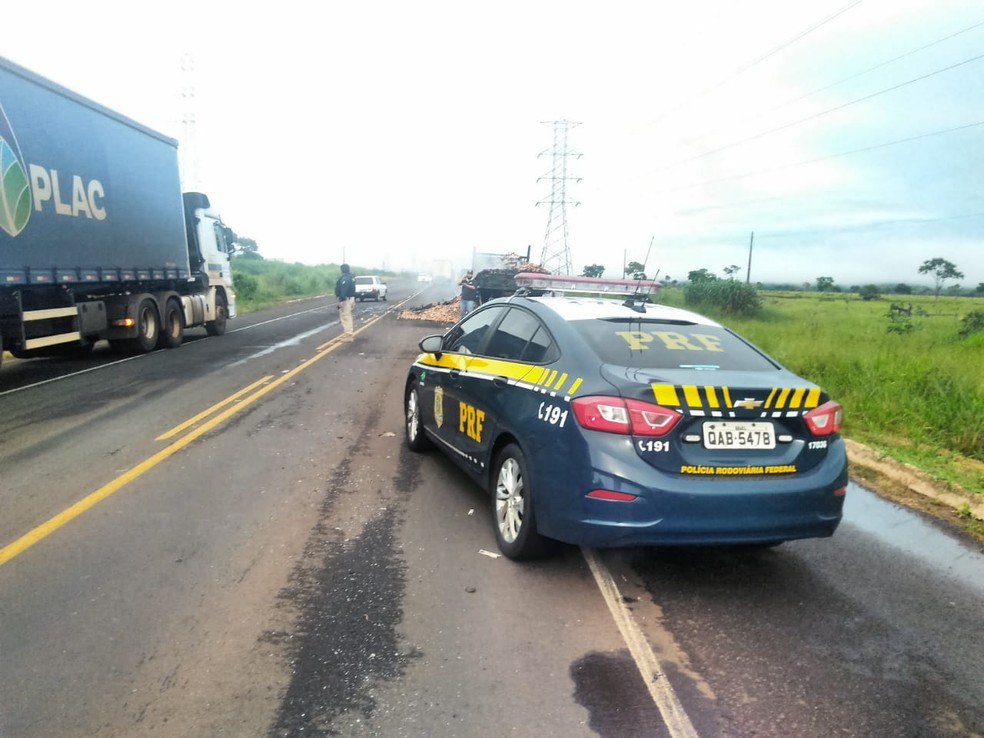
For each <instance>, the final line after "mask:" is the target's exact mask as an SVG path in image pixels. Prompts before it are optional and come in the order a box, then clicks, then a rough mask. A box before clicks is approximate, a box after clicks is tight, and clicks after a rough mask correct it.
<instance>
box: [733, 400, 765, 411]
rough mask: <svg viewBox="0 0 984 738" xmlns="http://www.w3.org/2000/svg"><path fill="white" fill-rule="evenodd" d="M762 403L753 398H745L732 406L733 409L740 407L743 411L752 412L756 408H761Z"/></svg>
mask: <svg viewBox="0 0 984 738" xmlns="http://www.w3.org/2000/svg"><path fill="white" fill-rule="evenodd" d="M762 405H763V402H762V401H761V400H756V399H755V398H754V397H746V398H745V399H744V400H738V402H736V403H735V404H734V406H735V407H741V408H744V409H745V410H754V409H755V408H757V407H762Z"/></svg>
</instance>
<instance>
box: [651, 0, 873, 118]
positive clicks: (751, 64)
mask: <svg viewBox="0 0 984 738" xmlns="http://www.w3.org/2000/svg"><path fill="white" fill-rule="evenodd" d="M862 2H864V0H855V2H853V3H851V4H850V5H847V6H845V7H843V8H841V9H840V10H838V11H836V12H835V13H833V14H832V15H829V16H827V17H826V18H824V19H823V20H822V21H819V22H818V23H816V24H814V25H812V26H810V27H809V28H807V29H806V30H804V31H801V32H800V33H798V34H797V35H795V36H793V37H792V38H790V39H788V40H787V41H784V42H783V43H781V44H779V45H778V46H776V47H775V48H773V49H772V50H771V51H767V52H766V53H765V54H763V55H762V56H760V57H757V58H756V59H753V60H752V61H750V62H748V63H747V64H745V65H744V66H742V67H739V68H738V69H737V70H735V72H733V73H732V74H731V75H730V76H728V77H725V78H724V79H722V80H721V81H720V82H717V83H715V84H713V85H711V86H710V87H707V88H706V89H704V90H703V91H702V92H699V93H697V94H696V95H694V96H693V97H691V98H690V99H689V100H685V101H684V102H682V103H680V104H679V105H677V107H676V108H675V109H674V110H671V111H668V112H666V113H664V114H663V115H661V116H659V117H658V118H657V119H656V121H660V120H662V119H664V118H665V117H666V116H668V115H670V114H671V113H674V112H678V111H679V110H681V109H683V108H684V107H686V106H687V105H688V104H691V103H693V102H695V101H696V100H699V99H700V98H702V97H705V96H707V95H709V94H710V93H712V92H714V91H715V90H718V89H720V88H721V87H724V85H726V84H728V83H729V82H731V80H733V79H735V78H736V77H740V76H741V75H743V74H744V73H745V72H747V71H748V70H749V69H751V68H753V67H755V66H757V65H759V64H761V63H762V62H764V61H765V60H766V59H768V58H769V57H771V56H774V55H775V54H778V53H779V52H780V51H782V50H783V49H785V48H787V47H788V46H792V45H793V44H794V43H796V42H797V41H799V40H801V39H803V38H804V37H806V36H808V35H809V34H811V33H813V32H814V31H816V30H817V29H818V28H821V27H823V26H825V25H826V24H827V23H830V22H831V21H833V20H834V19H836V18H838V17H839V16H841V15H843V14H844V13H846V12H847V11H849V10H851V9H852V8H855V7H857V6H858V5H860V4H861V3H862Z"/></svg>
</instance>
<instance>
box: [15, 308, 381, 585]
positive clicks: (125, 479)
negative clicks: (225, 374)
mask: <svg viewBox="0 0 984 738" xmlns="http://www.w3.org/2000/svg"><path fill="white" fill-rule="evenodd" d="M385 315H386V313H383V314H382V315H379V316H377V317H375V318H373V319H372V320H370V321H369V322H368V323H366V324H365V325H363V326H362V327H361V328H359V330H357V331H356V333H361V332H362V331H364V330H365V329H366V328H368V327H369V326H371V325H373V324H374V323H375V322H376V321H378V320H381V319H382V318H383V317H384V316H385ZM329 343H330V345H328V346H327V348H325V349H323V350H319V352H318V353H316V354H315V355H314V356H312V357H311V358H310V359H307V360H306V361H303V362H301V363H300V364H298V365H297V366H296V367H294V368H293V369H291V370H290V371H287V372H284V373H283V374H281V375H280V376H279V377H278V378H277V379H275V380H273V381H272V382H270V383H269V384H266V385H265V386H263V387H260V389H259V390H257V391H256V392H254V393H253V394H252V395H249V396H248V397H246V398H244V399H242V400H240V401H239V402H237V403H236V404H235V405H233V406H232V407H230V408H227V409H226V410H224V411H223V412H221V413H219V414H218V415H216V416H215V417H213V418H212V419H211V420H208V421H206V422H205V423H203V424H202V425H200V426H198V427H197V428H195V429H194V430H193V431H191V432H190V433H188V434H187V435H185V436H182V437H181V438H179V439H178V440H176V441H175V442H174V443H172V444H170V445H169V446H167V447H165V448H162V449H161V450H160V451H158V452H157V453H156V454H154V455H153V456H150V457H149V458H147V459H144V460H143V461H141V462H140V463H139V464H137V465H136V466H134V467H133V468H132V469H129V470H127V471H125V472H123V473H122V474H120V475H119V476H118V477H116V479H114V480H113V481H111V482H109V483H108V484H104V485H103V486H102V487H100V488H99V489H97V490H96V491H95V492H93V493H92V494H90V495H88V496H87V497H84V498H83V499H81V500H79V501H78V502H76V503H75V504H74V505H72V506H71V507H68V508H66V509H64V510H62V511H61V512H60V513H58V514H57V515H55V516H54V517H52V518H50V519H48V520H46V521H45V522H44V523H42V524H41V525H39V526H37V527H36V528H34V529H33V530H31V531H29V532H27V533H25V534H24V535H22V536H21V537H20V538H18V539H17V540H15V541H14V542H13V543H9V544H7V545H6V546H4V547H3V548H0V566H3V565H4V564H5V563H7V562H8V561H10V560H11V559H12V558H14V557H15V556H18V555H20V554H22V553H23V552H24V551H26V550H27V549H29V548H30V547H31V546H33V545H34V544H35V543H37V542H38V541H41V540H43V539H45V538H47V537H48V536H50V535H51V534H52V533H54V532H55V531H56V530H58V529H59V528H61V527H62V526H64V525H67V524H68V523H70V522H71V521H73V520H75V518H77V517H79V516H80V515H81V514H82V513H84V512H86V511H87V510H89V509H90V508H92V507H94V506H95V505H97V504H98V503H100V502H102V501H103V500H105V499H106V498H107V497H109V496H110V495H112V494H114V493H116V492H118V491H119V490H121V489H123V487H125V486H126V485H127V484H129V483H130V482H132V481H133V480H135V479H137V478H139V477H141V476H142V475H144V474H145V473H146V472H148V471H150V470H151V469H153V468H154V467H155V466H157V465H158V464H160V463H161V462H162V461H165V460H166V459H168V458H170V457H171V456H173V455H174V454H176V453H177V452H178V451H180V450H181V449H183V448H184V447H185V446H187V445H188V444H189V443H191V442H192V441H194V440H195V439H197V438H201V437H202V436H203V435H205V434H206V433H208V432H209V431H210V430H212V429H213V428H215V427H216V426H218V425H220V424H221V423H223V422H225V421H226V420H228V419H229V418H231V417H232V416H233V415H235V414H236V413H238V412H239V411H240V410H243V409H244V408H246V407H249V406H250V405H252V404H253V403H254V402H256V401H257V400H258V399H260V398H261V397H263V396H265V395H267V394H269V393H270V392H272V391H273V390H275V389H276V388H277V387H279V386H280V385H282V384H283V383H284V382H286V381H288V380H289V379H292V378H293V377H295V376H297V375H298V374H300V373H301V372H302V371H304V370H305V369H307V368H308V367H310V366H311V365H312V364H314V363H315V362H317V361H319V360H321V359H323V358H324V357H325V356H327V355H328V354H330V353H331V352H332V351H334V350H335V349H336V348H338V347H339V346H341V345H342V344H341V343H339V342H338V341H337V339H336V340H335V341H334V342H329ZM264 381H266V380H265V379H263V380H260V381H259V382H256V383H254V384H252V385H250V387H247V388H246V390H240V391H239V392H237V393H236V395H242V394H243V393H244V392H246V391H248V390H249V389H251V388H253V387H256V386H257V385H259V384H262V383H263V382H264ZM229 399H230V400H231V399H233V398H229ZM223 404H228V403H227V402H223V403H219V405H223Z"/></svg>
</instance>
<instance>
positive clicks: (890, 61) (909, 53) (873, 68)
mask: <svg viewBox="0 0 984 738" xmlns="http://www.w3.org/2000/svg"><path fill="white" fill-rule="evenodd" d="M981 26H984V21H980V22H979V23H975V24H973V25H970V26H967V27H966V28H962V29H960V30H959V31H956V32H955V33H951V34H949V35H947V36H943V37H942V38H938V39H936V40H935V41H930V42H929V43H928V44H923V45H922V46H919V47H917V48H915V49H910V50H909V51H906V52H905V53H903V54H899V55H898V56H894V57H892V58H891V59H886V60H885V61H883V62H879V63H878V64H875V65H874V66H871V67H868V68H867V69H863V70H861V71H860V72H855V73H854V74H850V75H848V76H847V77H842V78H841V79H839V80H837V81H836V82H831V83H829V84H826V85H824V86H823V87H818V88H816V89H815V90H811V91H810V92H807V93H804V94H802V95H799V96H797V97H794V98H791V99H789V100H786V101H785V102H782V103H779V104H778V105H775V106H773V107H772V108H770V109H769V110H768V111H766V112H769V113H772V112H775V111H776V110H781V109H782V108H785V107H788V106H790V105H792V104H794V103H798V102H799V101H801V100H805V99H807V98H809V97H813V96H814V95H817V94H819V93H821V92H826V91H827V90H830V89H833V88H834V87H838V86H840V85H842V84H844V83H845V82H850V81H851V80H854V79H858V78H859V77H863V76H864V75H866V74H870V73H871V72H874V71H876V70H878V69H881V68H882V67H887V66H888V65H890V64H894V63H895V62H897V61H901V60H902V59H905V58H906V57H909V56H912V55H913V54H918V53H919V52H920V51H925V50H926V49H929V48H932V47H933V46H937V45H939V44H941V43H944V42H945V41H949V40H951V39H953V38H956V37H957V36H960V35H961V34H964V33H967V32H968V31H973V30H974V29H975V28H980V27H981ZM753 117H761V116H746V117H744V118H742V119H740V120H739V121H737V122H738V123H741V122H744V121H747V120H751V119H752V118H753ZM735 122H736V121H733V120H732V121H729V123H730V127H732V128H733V127H734V125H735ZM715 130H720V129H711V130H710V131H707V132H705V133H702V134H700V135H699V136H694V137H692V138H689V139H686V140H684V141H682V142H681V145H684V146H685V145H692V144H694V143H697V142H698V141H701V140H703V139H705V138H707V137H708V136H710V135H711V134H713V133H714V131H715Z"/></svg>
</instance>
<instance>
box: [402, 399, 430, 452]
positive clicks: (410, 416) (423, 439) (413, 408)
mask: <svg viewBox="0 0 984 738" xmlns="http://www.w3.org/2000/svg"><path fill="white" fill-rule="evenodd" d="M404 409H405V414H404V417H405V418H406V431H407V446H409V447H410V450H411V451H426V450H427V449H429V448H430V447H431V442H430V439H428V438H427V435H426V434H425V433H424V429H423V426H422V425H421V423H420V390H419V388H418V387H417V383H416V382H413V383H412V384H411V385H410V386H409V387H408V388H407V396H406V401H405V408H404Z"/></svg>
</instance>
